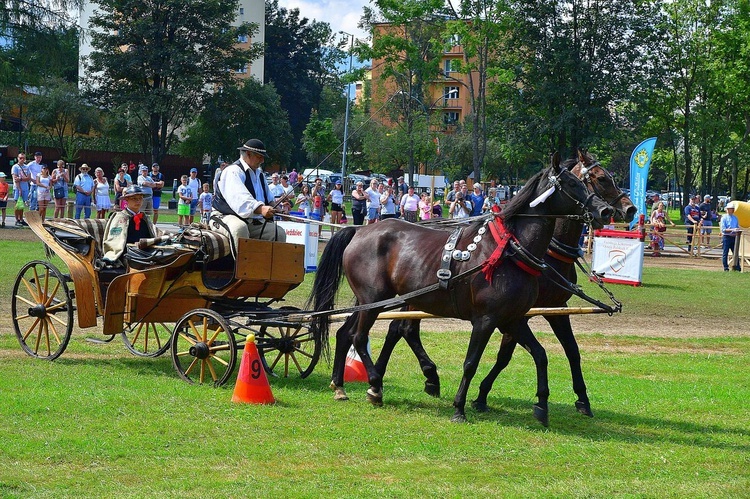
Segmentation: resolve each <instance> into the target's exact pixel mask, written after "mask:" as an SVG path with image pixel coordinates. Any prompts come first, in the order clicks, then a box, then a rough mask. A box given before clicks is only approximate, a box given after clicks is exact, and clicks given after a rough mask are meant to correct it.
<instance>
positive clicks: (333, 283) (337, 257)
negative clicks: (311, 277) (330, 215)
mask: <svg viewBox="0 0 750 499" xmlns="http://www.w3.org/2000/svg"><path fill="white" fill-rule="evenodd" d="M356 233H357V231H356V229H355V228H354V227H346V228H344V229H342V230H339V231H338V232H336V234H335V235H334V236H333V237H332V238H331V239H330V241H328V244H327V245H326V247H325V249H324V250H323V255H322V256H321V258H320V262H319V264H318V270H317V272H316V273H315V282H314V283H313V288H312V291H311V293H310V298H309V299H308V300H307V305H306V307H305V308H306V309H307V310H310V307H311V306H312V310H313V311H314V312H322V311H326V310H333V306H334V302H335V300H336V293H337V292H338V289H339V285H340V283H341V278H342V277H343V275H344V263H343V260H344V258H343V256H344V250H345V249H346V247H347V246H349V243H351V242H352V239H354V235H355V234H356ZM329 326H330V322H329V321H328V316H326V315H316V316H314V317H313V319H312V322H311V323H310V330H311V332H312V335H313V338H314V339H315V341H316V342H320V343H321V344H322V346H323V352H324V354H325V356H326V358H329V357H330V349H329V345H328V333H329Z"/></svg>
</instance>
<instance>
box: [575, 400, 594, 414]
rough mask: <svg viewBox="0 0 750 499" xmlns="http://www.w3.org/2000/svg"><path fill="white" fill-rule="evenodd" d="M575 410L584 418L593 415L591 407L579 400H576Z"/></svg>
mask: <svg viewBox="0 0 750 499" xmlns="http://www.w3.org/2000/svg"><path fill="white" fill-rule="evenodd" d="M576 410H577V411H578V412H580V413H581V414H583V415H584V416H588V417H590V418H593V417H594V413H593V412H591V406H590V405H589V403H588V402H583V401H581V400H576Z"/></svg>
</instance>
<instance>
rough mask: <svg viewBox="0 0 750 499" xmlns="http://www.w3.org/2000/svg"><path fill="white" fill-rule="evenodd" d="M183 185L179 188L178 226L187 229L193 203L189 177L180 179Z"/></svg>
mask: <svg viewBox="0 0 750 499" xmlns="http://www.w3.org/2000/svg"><path fill="white" fill-rule="evenodd" d="M180 182H181V183H182V185H180V186H179V187H177V197H179V198H180V200H179V201H178V202H177V225H179V226H180V227H185V226H186V225H188V223H189V221H190V205H191V203H192V202H193V191H191V190H190V187H188V176H187V175H183V176H182V177H180Z"/></svg>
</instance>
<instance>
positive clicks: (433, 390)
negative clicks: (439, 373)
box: [424, 381, 440, 398]
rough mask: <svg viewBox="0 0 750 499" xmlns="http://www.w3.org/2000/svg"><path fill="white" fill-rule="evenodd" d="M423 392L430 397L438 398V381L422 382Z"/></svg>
mask: <svg viewBox="0 0 750 499" xmlns="http://www.w3.org/2000/svg"><path fill="white" fill-rule="evenodd" d="M424 392H425V393H426V394H427V395H429V396H430V397H435V398H440V383H437V384H436V383H428V382H426V381H425V383H424Z"/></svg>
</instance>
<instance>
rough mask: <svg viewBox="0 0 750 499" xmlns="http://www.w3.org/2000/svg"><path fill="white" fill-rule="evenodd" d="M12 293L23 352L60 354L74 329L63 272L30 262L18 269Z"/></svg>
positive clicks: (40, 356)
mask: <svg viewBox="0 0 750 499" xmlns="http://www.w3.org/2000/svg"><path fill="white" fill-rule="evenodd" d="M12 296H13V299H12V300H11V316H12V320H13V329H14V330H15V332H16V337H17V338H18V342H19V343H20V344H21V348H23V350H24V352H26V353H27V354H29V355H30V356H32V357H36V358H38V359H45V360H55V359H56V358H58V357H59V356H60V355H62V353H63V352H64V351H65V348H66V347H67V346H68V342H69V341H70V336H71V333H72V332H73V299H72V298H71V295H70V291H69V290H68V284H67V279H66V278H65V277H63V275H62V273H61V272H60V271H59V270H57V268H55V266H54V265H52V264H51V263H49V262H44V261H41V260H34V261H31V262H29V263H27V264H26V265H24V266H23V268H22V269H21V270H20V271H19V272H18V277H16V282H15V284H14V285H13V295H12Z"/></svg>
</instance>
